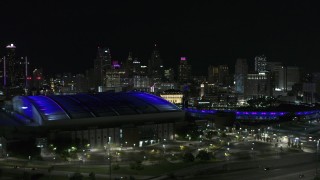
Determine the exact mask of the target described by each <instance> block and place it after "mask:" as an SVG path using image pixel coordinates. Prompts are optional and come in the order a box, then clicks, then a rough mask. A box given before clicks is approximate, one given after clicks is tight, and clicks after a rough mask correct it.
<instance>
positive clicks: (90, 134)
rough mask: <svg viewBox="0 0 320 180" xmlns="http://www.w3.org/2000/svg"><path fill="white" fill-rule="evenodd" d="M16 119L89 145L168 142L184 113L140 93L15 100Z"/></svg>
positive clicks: (161, 100) (160, 99) (16, 98)
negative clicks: (60, 131)
mask: <svg viewBox="0 0 320 180" xmlns="http://www.w3.org/2000/svg"><path fill="white" fill-rule="evenodd" d="M12 104H13V111H14V113H15V115H16V117H19V118H20V119H21V121H23V122H24V124H26V125H30V126H40V127H46V128H50V129H55V128H57V129H63V131H64V132H66V131H67V132H68V133H69V134H70V136H71V137H72V138H78V139H86V140H88V141H89V142H90V144H91V145H97V146H99V145H103V144H105V143H110V141H112V142H113V143H123V142H127V143H128V142H132V143H137V144H138V143H139V142H137V141H142V140H143V141H146V140H151V139H152V140H154V141H157V140H160V139H172V138H173V134H174V124H175V123H176V122H181V121H183V120H184V118H185V117H184V116H185V115H184V114H185V113H184V111H182V110H181V109H180V108H178V107H177V106H175V105H174V104H172V103H170V102H168V101H166V100H164V99H162V98H161V97H158V96H155V95H152V94H148V93H144V92H121V93H96V94H75V95H47V96H42V95H40V96H16V97H14V98H13V99H12Z"/></svg>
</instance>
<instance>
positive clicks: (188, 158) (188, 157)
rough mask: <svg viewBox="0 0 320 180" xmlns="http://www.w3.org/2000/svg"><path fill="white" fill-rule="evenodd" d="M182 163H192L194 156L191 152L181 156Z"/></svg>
mask: <svg viewBox="0 0 320 180" xmlns="http://www.w3.org/2000/svg"><path fill="white" fill-rule="evenodd" d="M183 161H184V162H193V161H194V156H193V154H192V153H191V152H187V153H185V154H184V155H183Z"/></svg>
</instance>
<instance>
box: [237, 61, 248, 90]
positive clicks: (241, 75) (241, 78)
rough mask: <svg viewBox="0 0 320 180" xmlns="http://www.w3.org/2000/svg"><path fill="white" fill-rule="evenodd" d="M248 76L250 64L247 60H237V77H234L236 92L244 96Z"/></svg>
mask: <svg viewBox="0 0 320 180" xmlns="http://www.w3.org/2000/svg"><path fill="white" fill-rule="evenodd" d="M247 75H248V64H247V60H246V59H241V58H239V59H237V61H236V65H235V75H234V81H235V91H236V92H237V93H240V94H243V93H244V88H245V83H246V79H247Z"/></svg>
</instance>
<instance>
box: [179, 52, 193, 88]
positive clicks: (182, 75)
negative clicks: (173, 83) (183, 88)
mask: <svg viewBox="0 0 320 180" xmlns="http://www.w3.org/2000/svg"><path fill="white" fill-rule="evenodd" d="M178 73H179V76H178V78H179V82H180V83H187V82H189V81H190V76H191V65H190V64H188V61H187V58H186V57H181V58H180V64H179V69H178Z"/></svg>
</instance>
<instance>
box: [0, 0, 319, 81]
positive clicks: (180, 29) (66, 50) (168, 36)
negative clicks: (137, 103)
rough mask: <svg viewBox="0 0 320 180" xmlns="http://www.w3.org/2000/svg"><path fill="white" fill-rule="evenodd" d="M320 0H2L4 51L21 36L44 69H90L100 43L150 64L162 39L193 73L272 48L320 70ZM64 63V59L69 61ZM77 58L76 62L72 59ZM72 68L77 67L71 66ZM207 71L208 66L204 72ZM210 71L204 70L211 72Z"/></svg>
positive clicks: (165, 54)
mask: <svg viewBox="0 0 320 180" xmlns="http://www.w3.org/2000/svg"><path fill="white" fill-rule="evenodd" d="M316 5H317V4H314V3H311V2H309V1H307V2H305V3H302V2H299V1H290V3H288V2H285V1H284V2H246V3H243V2H236V1H233V2H193V3H186V2H183V3H179V2H175V3H170V4H167V3H166V2H159V1H156V2H152V3H151V2H143V1H141V2H123V3H119V2H105V3H88V4H87V3H80V2H77V3H74V2H65V3H63V4H62V3H58V2H33V3H26V2H20V3H19V4H16V5H15V4H14V3H13V2H2V3H1V7H3V11H2V12H1V13H2V17H3V23H4V24H5V25H6V27H7V28H2V29H1V30H0V33H1V34H2V36H3V37H2V41H1V42H0V45H1V47H2V48H1V51H0V55H1V56H3V55H4V54H5V52H4V51H5V46H6V45H8V44H11V43H14V44H15V45H16V46H17V54H18V55H20V56H28V58H29V61H30V62H32V64H33V65H34V66H36V67H43V69H44V72H48V73H49V74H52V72H60V73H62V72H70V71H71V72H79V73H80V72H84V71H85V70H86V69H88V68H91V67H93V60H94V58H95V56H96V51H97V47H98V46H100V47H107V48H110V50H111V55H112V59H113V60H118V61H121V62H124V61H125V59H126V58H127V57H128V54H129V52H130V51H131V52H132V53H133V56H134V57H137V58H139V60H140V61H141V62H142V63H143V64H147V62H148V60H149V58H150V57H151V53H152V50H153V45H154V43H157V44H158V47H159V50H160V55H161V57H162V59H163V62H164V65H165V66H167V67H168V66H171V67H177V65H178V63H179V58H180V57H187V58H188V60H189V62H190V64H191V65H192V67H193V73H195V74H197V72H199V71H201V70H203V68H206V67H207V66H208V65H219V64H227V65H229V66H230V69H231V70H232V71H233V69H234V68H233V66H234V64H235V62H236V59H237V58H246V59H248V64H249V66H252V63H253V62H254V57H255V56H259V55H262V54H264V55H265V56H266V57H267V60H268V61H280V62H283V63H284V64H285V65H292V66H302V67H306V68H307V69H308V70H310V71H317V69H316V67H314V66H313V65H312V63H313V62H314V61H315V60H317V59H319V55H318V53H317V49H318V48H319V47H320V46H319V43H318V42H319V41H317V39H319V35H318V34H317V29H319V26H318V24H316V23H314V22H316V21H315V20H316V19H318V17H319V13H318V12H317V11H316V8H315V7H317V6H316ZM61 65H64V66H61ZM71 65H72V66H71ZM70 67H72V68H70ZM202 72H203V71H202ZM205 74H206V73H203V75H205Z"/></svg>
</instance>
